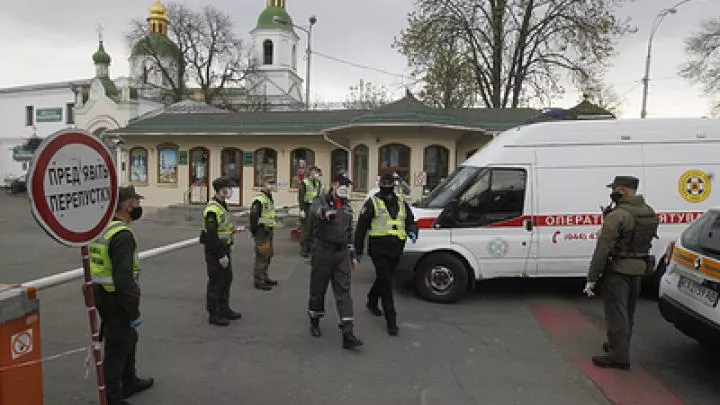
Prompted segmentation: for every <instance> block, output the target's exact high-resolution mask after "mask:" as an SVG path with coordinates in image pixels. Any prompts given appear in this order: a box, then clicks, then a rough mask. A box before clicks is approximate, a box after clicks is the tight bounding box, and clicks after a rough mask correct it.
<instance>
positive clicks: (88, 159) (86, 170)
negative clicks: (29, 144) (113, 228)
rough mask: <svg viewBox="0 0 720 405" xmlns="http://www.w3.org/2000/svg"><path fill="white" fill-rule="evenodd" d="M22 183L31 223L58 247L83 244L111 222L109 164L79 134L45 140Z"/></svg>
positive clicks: (114, 193) (113, 181)
mask: <svg viewBox="0 0 720 405" xmlns="http://www.w3.org/2000/svg"><path fill="white" fill-rule="evenodd" d="M27 179H28V180H27V181H28V185H27V189H28V196H29V198H30V206H31V207H32V212H33V216H34V217H35V220H36V221H37V222H38V224H40V226H41V227H42V228H43V229H44V230H45V231H46V232H47V233H48V234H49V235H50V236H52V237H53V238H54V239H55V240H57V241H58V242H60V243H62V244H64V245H67V246H83V245H87V244H88V242H90V241H92V240H94V239H95V238H97V237H98V236H99V235H100V233H101V232H102V231H103V230H104V229H105V227H106V226H107V224H108V223H109V222H110V220H111V219H112V217H113V213H114V212H115V207H116V204H117V199H118V179H117V173H116V171H115V164H114V162H113V159H112V157H111V155H110V151H109V150H108V148H107V147H106V146H105V144H103V143H102V142H101V141H100V140H99V139H98V138H97V137H95V136H93V135H90V134H89V133H87V132H85V131H81V130H76V129H72V130H62V131H58V132H56V133H54V134H52V135H50V136H49V137H48V138H46V139H45V140H44V141H43V143H42V144H40V146H39V147H38V149H37V151H36V152H35V158H34V159H33V162H32V164H31V166H30V169H29V170H28V178H27Z"/></svg>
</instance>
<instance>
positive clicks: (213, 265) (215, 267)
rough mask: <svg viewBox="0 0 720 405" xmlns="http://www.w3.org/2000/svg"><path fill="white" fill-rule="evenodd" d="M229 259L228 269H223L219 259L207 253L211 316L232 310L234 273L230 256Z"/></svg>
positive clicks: (208, 300)
mask: <svg viewBox="0 0 720 405" xmlns="http://www.w3.org/2000/svg"><path fill="white" fill-rule="evenodd" d="M228 258H230V263H229V264H228V267H227V268H223V267H222V266H221V265H220V261H219V259H218V258H217V257H215V256H214V255H212V254H210V253H209V252H205V263H207V275H208V282H207V294H206V309H207V311H208V313H209V314H210V315H214V314H217V313H218V311H222V310H226V309H229V308H230V286H231V285H232V280H233V271H232V257H231V256H230V254H228Z"/></svg>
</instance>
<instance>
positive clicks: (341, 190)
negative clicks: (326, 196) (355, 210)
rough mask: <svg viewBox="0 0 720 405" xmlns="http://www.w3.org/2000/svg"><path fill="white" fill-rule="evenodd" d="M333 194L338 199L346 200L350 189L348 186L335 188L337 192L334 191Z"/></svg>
mask: <svg viewBox="0 0 720 405" xmlns="http://www.w3.org/2000/svg"><path fill="white" fill-rule="evenodd" d="M335 194H337V196H338V197H340V198H348V197H350V188H349V187H348V186H340V187H338V188H337V191H335Z"/></svg>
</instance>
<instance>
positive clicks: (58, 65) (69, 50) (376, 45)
mask: <svg viewBox="0 0 720 405" xmlns="http://www.w3.org/2000/svg"><path fill="white" fill-rule="evenodd" d="M0 1H2V3H3V4H2V9H1V10H0V37H2V38H5V40H4V41H2V42H0V54H2V55H4V58H3V59H4V61H3V63H2V64H1V65H0V66H1V67H0V73H1V74H0V87H11V86H17V85H25V84H35V83H43V82H48V81H63V80H75V79H80V78H86V77H92V76H93V74H94V71H93V66H92V61H91V55H92V53H93V52H95V50H96V48H97V25H98V24H102V25H103V27H104V39H105V49H106V50H107V51H108V53H109V54H110V56H111V57H112V58H113V61H112V65H111V66H110V74H111V76H112V77H118V76H126V75H127V74H128V62H127V58H128V49H127V47H126V45H125V43H124V41H123V33H124V31H125V30H126V29H127V27H128V21H129V20H130V19H132V18H145V17H146V16H147V13H148V8H149V6H150V5H151V4H152V2H153V0H123V1H119V0H69V1H63V2H58V1H57V0H24V1H13V2H10V1H9V0H0ZM678 1H679V0H635V1H634V2H631V3H629V4H628V5H626V6H625V7H624V8H623V9H622V10H621V15H623V16H629V17H631V18H632V22H633V24H635V25H636V26H637V27H638V29H639V31H638V33H637V34H635V35H633V36H631V37H628V38H625V39H623V40H622V41H621V42H620V43H619V45H618V48H617V50H618V52H619V56H618V57H616V58H614V59H613V67H612V68H611V70H610V71H609V72H608V74H607V82H608V83H609V84H611V85H613V86H614V87H615V89H616V91H617V93H618V94H619V95H620V96H621V97H622V99H623V106H622V109H623V114H622V116H623V117H637V116H639V114H640V107H641V105H640V103H641V98H642V84H641V82H640V79H641V78H642V76H643V71H644V60H645V54H646V49H647V39H648V35H649V29H650V26H651V24H652V22H653V20H654V19H655V16H656V14H657V12H658V11H659V10H661V9H662V8H665V7H670V6H672V5H674V4H676V3H678ZM185 3H186V4H190V5H204V4H213V5H214V6H216V7H218V8H220V9H223V10H225V11H227V12H228V13H229V14H230V15H231V16H232V17H233V18H234V20H235V24H236V31H237V32H238V33H240V34H242V35H243V38H245V39H246V40H248V41H249V31H250V30H251V29H252V28H253V27H254V26H255V23H256V22H257V17H258V15H259V14H260V12H261V11H262V10H263V8H264V7H265V4H266V0H187V1H185ZM412 4H413V0H356V1H351V0H342V1H338V0H287V8H288V11H289V12H290V14H291V16H292V17H293V19H294V21H295V23H296V24H305V23H306V22H307V18H308V17H309V16H310V15H311V14H315V15H317V17H318V23H317V25H316V26H315V28H314V31H313V48H314V49H315V50H317V51H318V52H322V53H324V54H327V55H331V56H333V57H337V58H341V59H344V60H348V61H351V62H355V63H359V64H363V65H369V66H372V67H375V68H378V69H382V70H384V71H387V72H391V73H395V74H407V73H408V72H409V71H408V69H406V65H405V58H404V57H403V56H402V55H400V54H399V53H397V52H396V51H395V50H393V49H392V48H391V44H392V42H393V37H394V36H395V35H397V34H398V32H399V31H400V30H401V29H402V28H404V27H405V25H406V15H407V13H408V11H410V9H411V7H412ZM708 16H720V0H704V1H703V0H693V1H691V2H689V3H687V4H685V5H683V6H682V7H681V8H680V9H679V10H678V13H677V14H675V15H671V16H669V17H668V18H666V19H665V21H664V22H663V24H662V26H661V27H660V29H659V31H658V33H657V34H656V38H655V42H654V52H653V62H652V69H651V76H650V77H651V83H650V94H649V99H648V100H649V102H648V111H649V114H648V115H649V116H650V117H686V116H703V115H706V114H707V112H708V110H709V107H708V106H709V103H710V99H709V98H707V97H704V96H703V93H702V89H701V87H700V86H697V85H695V86H694V85H692V84H691V83H688V82H687V81H685V80H684V79H682V78H680V77H679V76H678V75H677V70H678V66H679V65H680V64H681V63H682V62H683V61H685V59H686V58H685V55H684V53H683V38H684V37H686V36H688V35H689V34H691V33H692V32H694V31H696V30H697V28H698V24H699V22H700V21H701V20H702V19H703V18H705V17H708ZM298 33H299V34H300V35H301V37H302V43H301V47H302V48H304V47H305V35H304V33H302V32H298ZM312 62H313V68H312V77H311V86H312V87H311V93H312V96H311V98H312V99H320V100H324V101H342V100H344V99H345V95H346V94H347V91H348V87H349V86H350V85H352V84H355V83H357V82H358V81H359V79H361V78H363V79H365V80H368V81H372V82H374V83H376V84H383V85H386V86H387V87H388V88H389V89H390V90H391V92H392V93H393V95H394V96H398V97H399V96H402V92H403V79H402V78H400V77H396V76H391V75H387V74H384V73H380V72H377V71H373V70H367V69H362V68H356V67H351V66H347V65H344V64H340V63H338V62H336V61H332V60H328V59H326V58H322V57H320V56H314V57H313V60H312ZM299 65H301V66H302V69H301V72H300V73H301V75H302V76H303V77H304V60H300V61H299ZM406 80H407V79H406ZM408 81H409V80H408ZM577 99H578V95H577V93H576V92H575V91H574V89H569V93H568V95H566V96H565V97H564V98H562V99H558V100H557V103H556V105H555V106H556V107H570V106H572V105H574V104H575V103H576V102H577Z"/></svg>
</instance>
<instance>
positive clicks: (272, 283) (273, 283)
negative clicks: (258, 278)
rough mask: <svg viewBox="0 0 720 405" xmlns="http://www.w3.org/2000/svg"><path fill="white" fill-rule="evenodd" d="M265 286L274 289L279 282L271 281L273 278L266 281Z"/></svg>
mask: <svg viewBox="0 0 720 405" xmlns="http://www.w3.org/2000/svg"><path fill="white" fill-rule="evenodd" d="M265 284H267V285H269V286H271V287H273V286H276V285H278V282H277V280H273V279H271V278H268V279H265Z"/></svg>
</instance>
